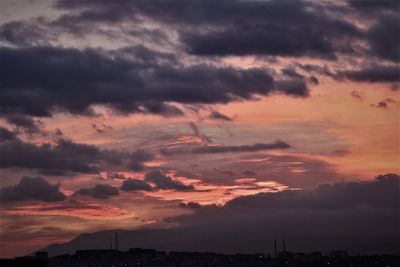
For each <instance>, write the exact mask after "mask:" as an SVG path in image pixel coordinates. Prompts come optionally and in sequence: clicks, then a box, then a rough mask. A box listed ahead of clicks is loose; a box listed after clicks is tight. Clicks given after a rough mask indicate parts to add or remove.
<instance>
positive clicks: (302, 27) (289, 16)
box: [157, 1, 360, 59]
mask: <svg viewBox="0 0 400 267" xmlns="http://www.w3.org/2000/svg"><path fill="white" fill-rule="evenodd" d="M183 8H186V9H189V10H186V11H188V12H189V13H190V14H196V15H197V16H195V18H186V20H183V18H179V19H175V21H179V22H181V23H185V24H190V23H193V22H194V20H195V19H197V23H199V20H202V19H204V21H200V23H202V24H205V25H207V26H208V27H204V29H203V31H201V30H200V31H192V30H182V31H180V37H181V41H182V42H183V43H184V44H185V46H186V48H187V51H188V52H189V53H191V54H195V55H206V56H227V55H236V56H243V55H275V56H296V57H301V56H309V57H317V58H324V59H334V58H336V52H337V51H341V50H343V49H341V48H340V47H336V46H338V44H339V43H340V39H339V38H340V37H342V36H347V37H348V38H352V37H354V36H358V35H360V32H359V30H358V29H357V28H356V27H355V26H354V25H352V24H350V23H348V22H346V21H344V20H340V19H337V18H333V17H332V16H329V15H328V14H327V13H325V12H324V10H323V9H321V8H318V7H316V6H308V7H307V5H305V4H304V3H303V2H301V1H265V2H264V1H262V2H253V3H248V2H235V1H234V2H226V1H220V2H218V3H217V4H214V3H213V4H210V3H205V4H204V3H199V4H194V5H193V4H187V5H186V6H185V7H183ZM217 10H218V11H219V12H220V13H219V14H224V15H220V16H219V17H213V16H212V15H210V13H211V14H215V12H217ZM176 12H177V11H176ZM277 14H280V15H279V16H277ZM168 15H169V14H168V9H167V11H166V12H165V13H164V16H161V19H160V18H157V19H160V20H162V19H163V18H165V17H166V16H168ZM215 15H216V14H215ZM232 18H235V19H232ZM316 25H319V26H321V27H316ZM322 25H323V26H322ZM212 26H213V27H212ZM322 29H323V30H322ZM347 45H349V44H347Z"/></svg>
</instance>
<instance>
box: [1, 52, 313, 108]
mask: <svg viewBox="0 0 400 267" xmlns="http://www.w3.org/2000/svg"><path fill="white" fill-rule="evenodd" d="M143 50H145V51H147V54H148V55H149V56H148V57H143V55H142V56H140V54H141V53H142V52H143ZM0 53H1V58H2V64H4V65H7V68H2V69H1V78H0V79H1V83H2V85H3V88H4V90H2V93H1V98H0V99H1V101H0V105H1V108H2V111H3V113H5V114H13V113H19V114H27V115H32V116H51V114H52V113H53V112H55V111H57V110H65V111H68V112H71V113H74V114H89V115H90V114H92V110H91V106H92V105H94V104H99V105H105V106H107V107H110V108H112V109H114V110H116V111H117V112H122V113H133V112H141V113H154V114H160V115H166V116H170V115H182V114H183V113H182V112H181V111H179V109H178V108H177V107H175V106H172V105H171V104H168V102H171V101H174V102H179V103H187V104H194V103H208V104H213V103H227V102H230V101H235V100H239V99H251V98H253V96H254V95H268V94H270V93H273V92H281V93H284V94H288V95H294V96H306V95H307V94H308V89H307V88H306V87H305V86H304V84H300V85H299V86H298V85H297V83H298V82H296V84H290V82H289V81H287V82H285V83H283V82H279V83H278V82H275V81H274V78H273V77H272V76H271V74H269V73H268V72H267V71H266V70H264V69H256V68H254V69H247V70H241V69H235V68H231V67H214V66H211V65H204V64H203V65H191V66H186V67H185V66H181V65H179V64H177V63H176V62H173V61H171V60H167V61H165V62H162V61H160V60H161V58H162V57H163V55H164V54H160V53H158V52H155V51H150V50H148V49H145V48H143V47H133V48H131V49H130V53H131V57H127V56H126V53H127V52H126V51H125V50H116V51H113V52H106V51H95V50H91V49H86V50H82V51H81V50H78V49H72V48H69V49H65V48H55V47H32V48H21V49H14V48H4V49H2V50H1V51H0ZM136 55H138V56H136ZM41 77H47V78H46V79H42V78H41ZM294 83H295V82H294ZM249 84H251V86H249ZM288 84H290V85H291V86H288Z"/></svg>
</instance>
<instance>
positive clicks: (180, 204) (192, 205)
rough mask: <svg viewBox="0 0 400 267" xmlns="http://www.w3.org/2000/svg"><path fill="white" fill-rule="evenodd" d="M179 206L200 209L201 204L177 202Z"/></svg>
mask: <svg viewBox="0 0 400 267" xmlns="http://www.w3.org/2000/svg"><path fill="white" fill-rule="evenodd" d="M179 207H181V208H184V209H200V208H201V207H202V205H200V204H199V203H197V202H188V203H179Z"/></svg>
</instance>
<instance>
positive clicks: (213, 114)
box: [208, 110, 233, 121]
mask: <svg viewBox="0 0 400 267" xmlns="http://www.w3.org/2000/svg"><path fill="white" fill-rule="evenodd" d="M208 117H209V118H210V119H214V120H222V121H232V120H233V118H231V117H228V116H226V115H225V114H222V113H220V112H218V111H215V110H213V111H212V112H211V113H210V115H208Z"/></svg>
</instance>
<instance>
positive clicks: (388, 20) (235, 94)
mask: <svg viewBox="0 0 400 267" xmlns="http://www.w3.org/2000/svg"><path fill="white" fill-rule="evenodd" d="M399 3H400V2H399V1H395V0H393V1H305V0H303V1H295V0H291V1H286V0H285V1H277V0H265V1H185V2H183V1H160V2H158V1H148V2H146V1H143V2H133V1H101V2H94V1H34V0H32V1H22V0H21V1H3V2H1V4H0V35H1V40H0V42H1V50H0V73H1V75H0V80H1V91H0V136H1V144H0V148H1V149H0V156H1V157H0V167H1V169H0V176H1V179H0V187H1V189H0V190H1V191H0V193H1V195H0V204H1V205H0V216H1V222H0V234H1V235H0V257H14V256H19V255H26V254H28V253H31V252H32V251H35V250H37V249H40V248H42V247H45V246H47V245H48V244H51V243H62V242H66V241H69V240H71V239H73V238H74V237H75V236H77V235H79V234H81V233H88V232H96V231H102V230H112V229H125V230H135V229H159V228H162V229H183V227H188V226H199V225H200V226H202V227H204V229H214V230H215V229H222V228H223V226H224V225H225V226H229V227H232V228H233V229H245V230H246V231H247V232H246V231H245V230H243V231H244V232H243V233H244V234H245V235H247V236H252V235H253V236H254V233H250V232H248V230H249V229H259V228H260V227H263V228H268V229H269V231H270V232H271V234H272V233H273V232H277V231H278V232H282V233H283V234H285V233H289V232H293V227H294V224H293V223H292V224H290V223H288V221H289V222H290V221H292V222H293V221H297V222H298V226H299V228H300V230H299V231H300V232H301V233H303V234H305V235H307V234H309V233H310V231H311V229H310V227H311V226H310V225H308V224H307V223H306V220H305V218H313V221H314V222H315V225H313V226H312V227H313V228H312V231H315V232H316V233H320V234H321V235H322V234H324V235H343V234H349V233H354V234H359V235H389V236H395V235H396V232H397V230H398V227H399V223H400V221H399V216H398V214H399V213H398V212H399V176H398V174H399V172H400V170H399V166H400V153H399V149H400V146H399V129H400V128H399V126H400V125H399V118H400V117H399V110H400V97H399V89H400V63H399V62H400V61H399V60H400V49H399V47H400V26H399V25H400V16H399V13H400V11H399V10H400V9H399V8H400V7H399ZM288 218H289V219H288ZM330 218H331V219H332V218H334V219H333V220H331V219H330ZM328 221H329V222H330V223H327V222H328ZM332 222H334V223H332ZM356 222H363V223H362V224H363V226H362V227H360V226H359V224H358V223H356ZM257 227H258V228H257ZM396 229H397V230H396ZM215 231H217V230H215ZM255 231H256V230H255ZM397 235H398V233H397ZM252 240H253V239H252ZM260 242H261V241H260ZM262 242H264V241H263V240H262ZM221 246H223V245H221ZM235 249H240V248H235Z"/></svg>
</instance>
